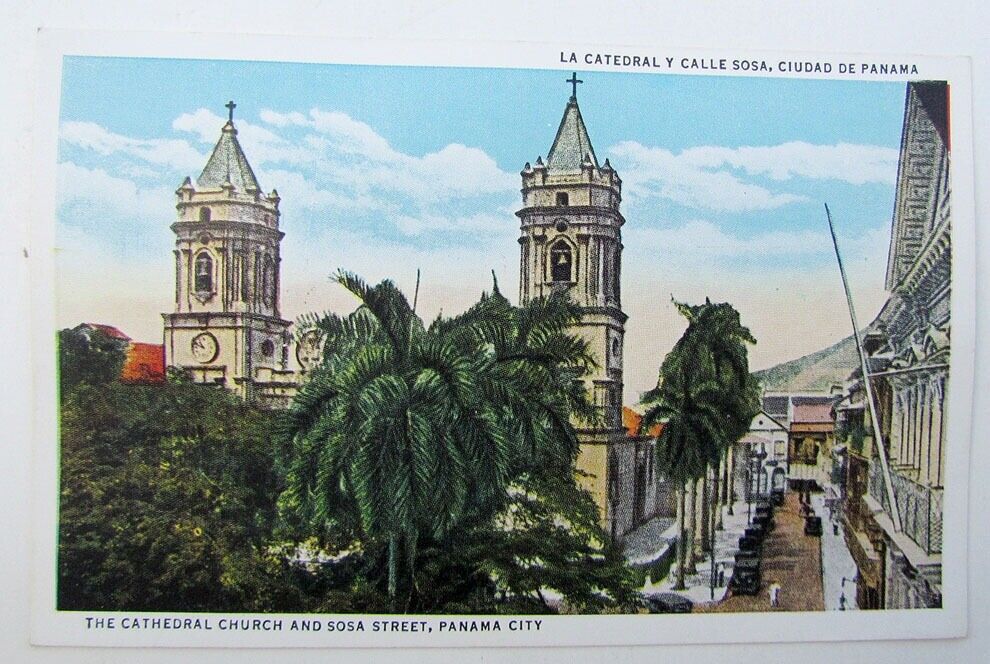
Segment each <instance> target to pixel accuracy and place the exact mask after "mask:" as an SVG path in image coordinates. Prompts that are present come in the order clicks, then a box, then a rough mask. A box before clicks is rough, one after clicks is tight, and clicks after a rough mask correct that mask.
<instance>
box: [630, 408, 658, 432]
mask: <svg viewBox="0 0 990 664" xmlns="http://www.w3.org/2000/svg"><path fill="white" fill-rule="evenodd" d="M642 421H643V416H642V415H640V414H639V413H637V412H636V411H635V410H633V409H632V408H630V407H629V406H623V407H622V428H623V429H625V430H626V435H627V436H631V437H635V436H648V437H650V438H659V437H660V434H661V433H663V425H662V424H654V425H653V426H652V427H650V430H649V431H646V432H644V433H639V425H640V423H641V422H642Z"/></svg>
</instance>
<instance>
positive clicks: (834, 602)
mask: <svg viewBox="0 0 990 664" xmlns="http://www.w3.org/2000/svg"><path fill="white" fill-rule="evenodd" d="M811 506H812V507H813V508H814V510H815V514H817V515H818V516H820V517H822V528H823V533H822V580H823V583H824V592H825V608H826V609H828V610H829V611H839V610H844V611H851V610H854V609H856V608H858V607H857V606H856V581H855V580H854V579H855V578H856V573H857V569H856V561H855V560H853V557H852V555H851V554H850V553H849V549H848V548H847V547H846V540H845V537H844V536H843V532H842V523H841V520H840V519H838V515H836V514H832V513H831V510H827V509H825V498H824V496H823V495H822V494H814V495H812V496H811ZM834 523H837V524H838V525H839V533H838V535H836V534H835V530H834V529H833V524H834ZM843 579H845V582H843ZM843 597H844V598H845V602H843V601H842V598H843Z"/></svg>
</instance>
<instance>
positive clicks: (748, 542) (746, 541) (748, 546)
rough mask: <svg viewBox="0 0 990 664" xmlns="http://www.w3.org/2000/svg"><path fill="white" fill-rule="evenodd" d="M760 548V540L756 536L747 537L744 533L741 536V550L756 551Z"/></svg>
mask: <svg viewBox="0 0 990 664" xmlns="http://www.w3.org/2000/svg"><path fill="white" fill-rule="evenodd" d="M759 549H760V540H758V539H757V538H755V537H747V536H746V535H743V536H742V537H740V538H739V550H740V551H749V552H756V551H759Z"/></svg>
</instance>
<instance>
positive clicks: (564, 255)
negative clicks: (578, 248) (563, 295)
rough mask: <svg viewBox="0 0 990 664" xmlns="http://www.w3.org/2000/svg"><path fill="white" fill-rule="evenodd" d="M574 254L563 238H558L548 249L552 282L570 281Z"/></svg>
mask: <svg viewBox="0 0 990 664" xmlns="http://www.w3.org/2000/svg"><path fill="white" fill-rule="evenodd" d="M573 265H574V256H573V255H572V253H571V247H570V245H568V244H567V243H566V242H564V241H563V240H558V241H557V243H556V244H554V245H553V247H551V249H550V275H551V279H552V280H553V281H554V282H568V281H572V280H573V279H572V277H571V271H572V270H571V269H572V267H573Z"/></svg>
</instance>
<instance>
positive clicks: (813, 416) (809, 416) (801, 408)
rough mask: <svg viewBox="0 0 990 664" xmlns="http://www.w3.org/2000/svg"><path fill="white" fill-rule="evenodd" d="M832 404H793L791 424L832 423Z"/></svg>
mask: <svg viewBox="0 0 990 664" xmlns="http://www.w3.org/2000/svg"><path fill="white" fill-rule="evenodd" d="M833 421H834V420H833V418H832V403H831V402H826V403H816V404H800V405H799V404H794V416H793V417H791V424H795V423H799V422H800V423H809V422H815V423H825V422H833Z"/></svg>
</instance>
